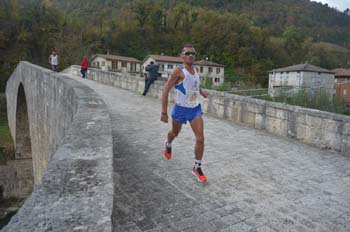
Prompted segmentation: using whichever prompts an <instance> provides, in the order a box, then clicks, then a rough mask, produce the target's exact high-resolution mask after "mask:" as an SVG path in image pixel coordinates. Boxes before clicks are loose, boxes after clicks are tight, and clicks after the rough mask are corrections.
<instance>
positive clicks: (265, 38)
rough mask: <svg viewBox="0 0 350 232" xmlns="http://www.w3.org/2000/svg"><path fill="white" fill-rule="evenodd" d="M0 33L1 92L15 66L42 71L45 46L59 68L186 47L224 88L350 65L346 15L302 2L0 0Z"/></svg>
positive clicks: (172, 52) (167, 52) (349, 24)
mask: <svg viewBox="0 0 350 232" xmlns="http://www.w3.org/2000/svg"><path fill="white" fill-rule="evenodd" d="M0 28H1V29H0V77H1V82H0V89H1V91H3V90H4V86H5V81H6V80H7V78H8V77H9V75H10V74H11V73H12V71H13V69H14V67H15V66H16V64H17V63H18V61H20V60H28V61H30V62H33V63H36V64H39V65H42V66H45V67H48V63H47V57H48V55H49V53H50V51H51V50H52V48H55V49H56V50H57V51H58V53H59V54H60V56H61V59H62V63H61V65H60V68H61V69H63V68H65V67H67V66H69V65H71V64H77V63H79V61H80V59H81V57H82V56H83V55H84V54H88V55H92V54H94V53H106V52H107V51H109V52H110V53H112V54H118V55H125V56H132V57H136V58H138V59H141V60H142V59H143V58H144V57H145V56H146V55H147V54H150V53H152V54H161V53H163V54H165V55H175V56H176V55H178V53H179V49H180V47H181V46H182V44H183V43H186V42H191V43H193V44H194V45H195V47H196V49H197V51H198V53H199V54H198V57H197V59H203V58H204V57H208V58H209V60H211V61H214V62H218V63H222V64H225V65H226V73H227V78H226V79H227V85H230V84H231V83H234V82H236V81H238V80H240V81H245V82H247V83H249V84H251V85H260V86H266V83H267V74H266V72H267V71H268V70H271V69H273V68H276V67H283V66H289V65H292V64H297V63H301V62H304V61H308V62H309V63H312V64H314V65H318V66H321V67H323V68H328V69H332V68H336V67H349V65H350V64H349V61H350V53H349V48H350V16H349V15H347V14H345V13H344V12H339V11H338V10H336V9H332V8H329V7H328V6H327V5H323V4H321V3H316V2H311V1H309V0H265V1H258V0H244V1H243V0H217V1H213V0H190V1H184V0H183V1H181V0H144V1H141V0H132V1H126V0H118V1H117V0H84V1H83V0H75V1H68V0H56V1H53V0H2V1H1V2H0Z"/></svg>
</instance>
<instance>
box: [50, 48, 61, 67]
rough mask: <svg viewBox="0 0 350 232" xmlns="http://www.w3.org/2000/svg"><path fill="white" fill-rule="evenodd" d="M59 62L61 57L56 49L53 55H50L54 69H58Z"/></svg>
mask: <svg viewBox="0 0 350 232" xmlns="http://www.w3.org/2000/svg"><path fill="white" fill-rule="evenodd" d="M59 62H60V58H59V56H58V55H57V53H56V51H55V50H53V51H52V53H51V55H50V56H49V64H51V70H52V71H57V67H58V64H59Z"/></svg>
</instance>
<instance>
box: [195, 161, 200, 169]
mask: <svg viewBox="0 0 350 232" xmlns="http://www.w3.org/2000/svg"><path fill="white" fill-rule="evenodd" d="M201 166H202V160H195V161H194V167H195V168H200V167H201Z"/></svg>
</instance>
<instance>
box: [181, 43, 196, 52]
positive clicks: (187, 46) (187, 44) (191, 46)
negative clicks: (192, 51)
mask: <svg viewBox="0 0 350 232" xmlns="http://www.w3.org/2000/svg"><path fill="white" fill-rule="evenodd" d="M184 48H194V47H193V44H190V43H186V44H184V46H183V47H182V50H181V51H183V50H184Z"/></svg>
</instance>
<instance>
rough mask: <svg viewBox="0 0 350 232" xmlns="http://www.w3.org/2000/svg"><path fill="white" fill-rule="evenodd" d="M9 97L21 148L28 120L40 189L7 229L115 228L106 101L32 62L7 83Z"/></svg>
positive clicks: (11, 121) (12, 126) (12, 125)
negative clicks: (20, 127) (19, 125)
mask: <svg viewBox="0 0 350 232" xmlns="http://www.w3.org/2000/svg"><path fill="white" fill-rule="evenodd" d="M21 88H23V94H24V95H21V93H20V92H21ZM20 96H22V97H24V98H22V100H21V97H20ZM6 97H7V103H8V104H7V111H8V118H9V126H10V130H11V134H12V136H13V138H15V139H16V140H15V143H17V142H18V141H17V139H18V138H19V137H18V136H16V133H17V134H18V133H22V131H17V130H16V125H17V122H16V120H28V125H29V140H27V141H30V145H31V151H30V155H31V156H32V159H33V167H34V175H35V184H36V185H35V187H34V191H33V193H32V194H31V195H30V197H28V199H27V200H26V201H25V203H24V205H23V206H22V207H21V209H20V210H19V212H18V213H17V214H16V215H15V216H14V217H13V218H12V219H11V221H10V223H9V224H8V225H7V226H6V227H5V228H4V229H3V230H2V231H4V232H7V231H112V222H111V215H112V210H113V167H112V164H113V143H112V131H111V122H110V117H109V112H108V110H107V108H106V105H105V103H104V102H103V100H102V99H101V98H100V97H99V96H98V95H97V94H96V93H95V92H94V91H93V90H91V89H90V88H89V87H87V86H84V85H81V84H80V83H79V82H77V81H75V80H73V79H72V78H70V77H67V76H65V75H64V74H60V73H55V72H52V71H50V70H47V69H44V68H41V67H38V66H35V65H32V64H30V63H28V62H20V63H19V65H18V66H17V68H16V70H15V71H14V73H13V74H12V76H11V78H10V79H9V80H8V82H7V86H6ZM18 101H22V102H23V101H25V103H26V106H27V111H28V112H27V115H28V117H27V119H26V118H25V117H21V116H18V109H16V108H17V107H18V106H20V107H21V108H22V109H23V106H24V104H17V103H18ZM19 111H20V110H19ZM22 113H23V112H22ZM22 113H20V115H22ZM23 128H25V127H23ZM25 130H26V129H25ZM27 155H28V154H26V157H27Z"/></svg>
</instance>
